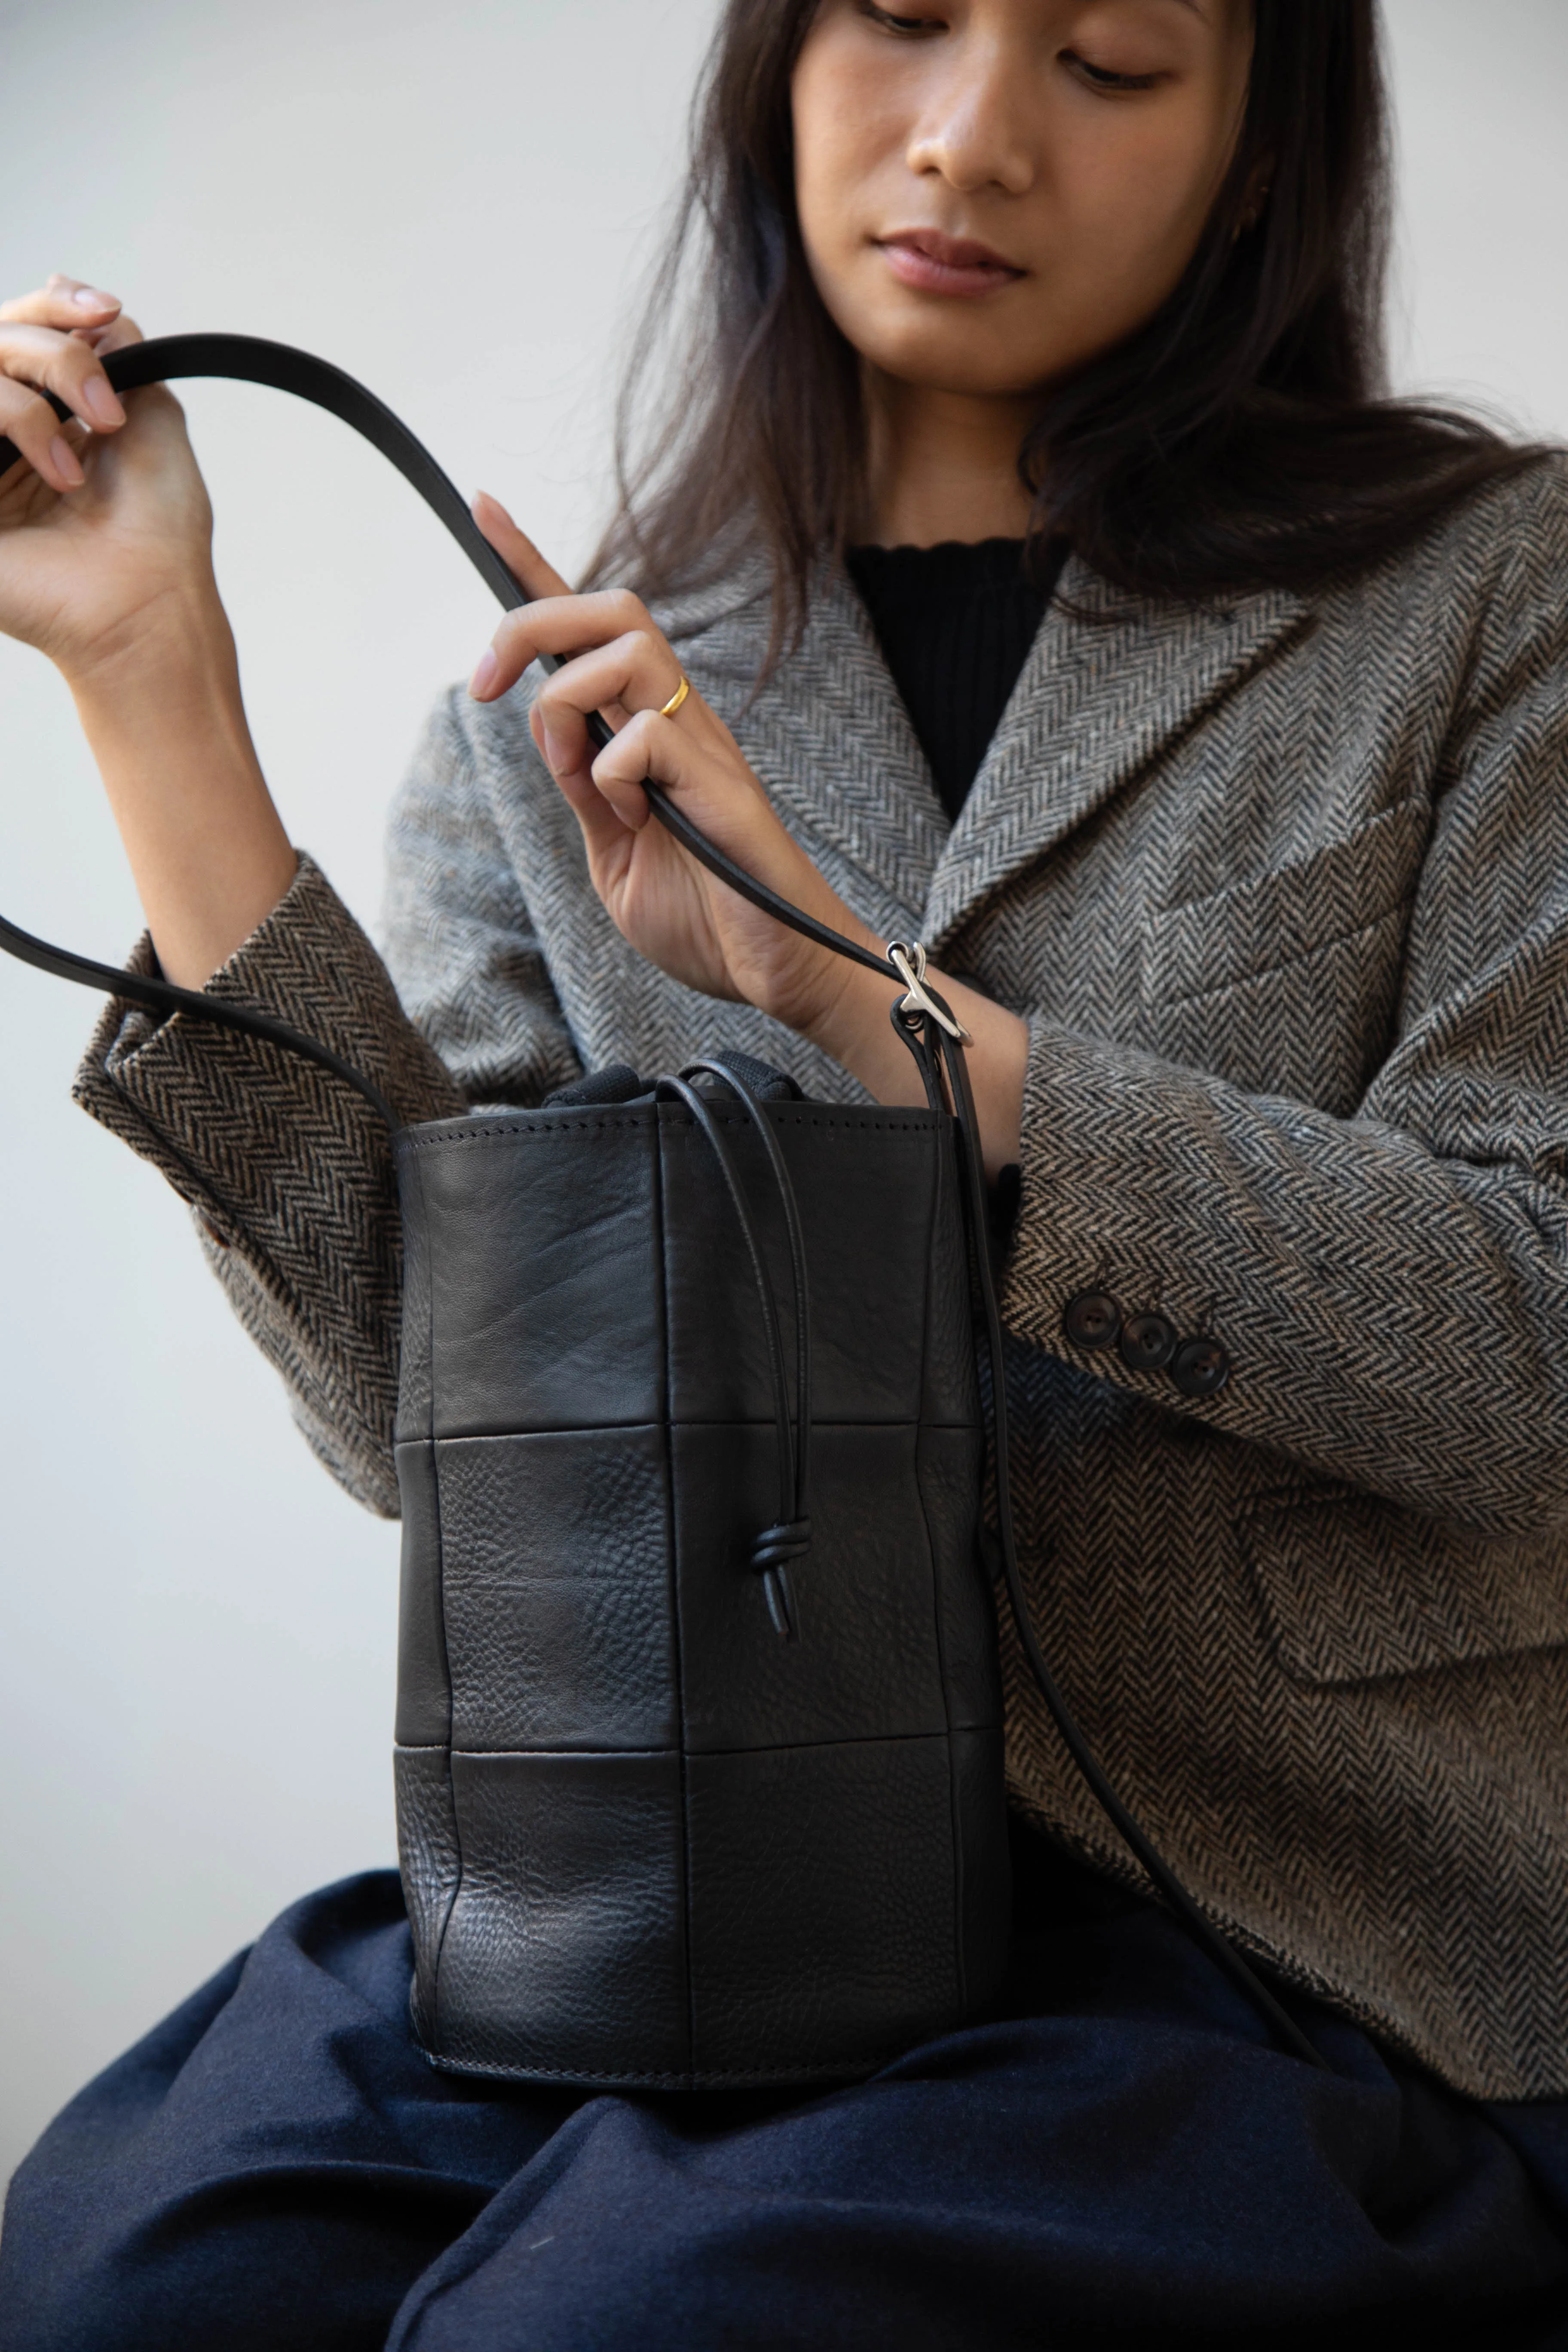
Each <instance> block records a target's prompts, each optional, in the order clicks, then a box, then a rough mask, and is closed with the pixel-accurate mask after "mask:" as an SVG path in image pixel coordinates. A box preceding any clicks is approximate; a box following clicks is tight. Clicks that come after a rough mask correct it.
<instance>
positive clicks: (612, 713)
mask: <svg viewBox="0 0 1568 2352" xmlns="http://www.w3.org/2000/svg"><path fill="white" fill-rule="evenodd" d="M474 514H475V518H476V520H478V522H479V528H480V530H482V531H483V532H484V534H485V537H486V538H487V539H488V540H489V542H490V544H491V546H492V547H494V548H495V549H496V551H498V553H499V554H500V555H501V556H502V557H503V558H504V560H505V562H507V563H509V564H510V567H511V569H512V571H513V572H515V573H516V575H517V577H518V579H519V580H520V581H521V583H522V585H523V587H524V588H525V589H526V590H527V591H528V593H529V594H530V595H531V596H532V597H534V598H536V599H537V600H538V601H537V602H535V603H533V604H527V605H524V607H523V608H522V610H521V612H517V613H509V614H508V615H507V617H506V619H505V620H504V621H503V622H502V623H501V625H500V628H499V629H498V630H497V631H496V634H495V636H494V638H493V639H492V641H491V646H490V651H489V653H488V654H486V655H485V656H483V658H482V659H481V660H480V662H479V667H478V668H477V669H476V670H475V672H474V675H473V678H472V680H471V682H470V685H469V689H468V690H469V692H470V693H471V694H472V695H473V696H474V698H475V699H476V700H477V701H479V702H494V701H495V700H496V699H497V698H498V697H499V696H500V695H503V694H505V693H506V691H507V689H508V688H510V687H512V686H515V685H516V683H517V681H518V679H519V678H520V677H521V676H522V673H523V671H524V670H525V669H526V668H527V667H528V666H529V664H530V663H531V661H533V660H534V659H535V657H536V656H538V655H540V654H557V655H560V656H562V657H563V662H564V667H563V668H561V669H559V670H557V671H556V672H555V673H554V675H553V676H552V677H548V678H547V679H546V680H545V682H544V684H543V686H542V687H541V688H540V690H539V694H538V697H537V698H536V700H535V702H534V706H533V712H532V726H533V740H534V741H535V742H536V743H537V744H538V746H539V749H540V751H541V752H542V754H543V756H544V759H545V761H546V762H547V763H548V765H549V768H550V772H551V774H552V776H553V777H554V779H555V781H556V782H557V784H559V786H560V787H561V790H562V792H563V793H564V795H565V797H566V799H567V800H568V801H569V802H570V803H571V804H572V807H573V810H574V813H575V814H576V818H577V822H578V824H580V825H581V826H582V828H583V840H584V845H585V846H586V849H587V853H588V872H589V874H590V876H591V877H592V879H593V884H594V887H595V890H596V891H597V892H598V894H599V897H600V898H601V899H602V900H603V901H604V904H605V907H606V908H607V909H608V910H609V913H610V915H611V917H612V918H613V919H614V921H615V924H616V929H618V930H619V931H620V932H621V934H622V936H623V937H624V938H626V939H627V940H630V941H631V944H632V945H633V947H635V948H636V949H637V951H638V953H639V954H641V955H644V956H646V957H647V960H648V961H649V962H650V963H656V964H658V967H659V969H660V970H661V971H667V972H668V973H669V975H670V977H671V979H673V980H679V981H683V982H685V984H686V985H687V987H688V988H697V989H700V990H701V991H702V992H703V994H704V995H706V996H722V997H731V998H733V999H735V1000H737V1001H739V1002H740V1003H745V1004H754V1005H756V1006H757V1007H758V1009H759V1010H760V1011H761V1012H763V1013H771V1014H772V1016H773V1019H774V1020H775V1021H782V1022H784V1024H786V1025H787V1026H788V1027H789V1028H791V1029H795V1030H798V1031H799V1033H800V1034H801V1035H802V1036H804V1037H808V1038H809V1039H810V1040H811V1042H812V1043H813V1044H814V1045H819V1046H820V1047H821V1048H822V1050H823V1051H824V1052H825V1053H826V1054H830V1055H832V1056H833V1058H834V1060H835V1061H837V1062H840V1063H842V1064H843V1066H844V1067H845V1068H846V1069H847V1070H850V1071H853V1073H854V1075H855V1076H857V1077H858V1079H859V1080H860V1082H861V1083H862V1085H863V1086H864V1087H866V1088H867V1089H868V1092H869V1093H870V1094H871V1095H873V1096H874V1097H876V1099H877V1100H878V1101H879V1102H885V1103H897V1102H922V1101H923V1100H924V1098H925V1097H924V1092H923V1089H922V1087H921V1084H920V1081H919V1078H918V1076H917V1074H916V1072H915V1068H914V1065H913V1063H912V1062H911V1061H910V1056H909V1055H908V1054H907V1053H906V1052H905V1050H904V1048H903V1046H902V1045H900V1043H899V1041H898V1039H897V1038H896V1037H895V1035H894V1034H893V1027H892V1024H891V1022H890V1021H889V1018H888V1014H889V1011H890V1009H891V1007H892V1003H893V990H894V988H895V986H896V983H895V982H890V981H888V980H883V979H880V978H879V976H878V974H877V973H876V972H874V971H867V970H865V969H864V968H863V967H862V966H860V965H858V964H854V963H850V962H848V961H847V960H846V959H845V958H844V957H843V956H837V955H834V954H832V953H831V952H830V951H829V950H827V949H826V948H819V947H816V946H814V945H813V944H812V942H811V941H810V940H803V939H802V938H801V937H800V935H799V933H798V932H796V931H792V930H788V929H785V927H784V924H782V923H778V922H775V921H774V920H773V917H772V916H771V915H764V914H763V913H762V912H761V911H760V909H759V908H755V907H752V905H750V904H749V902H748V901H747V900H746V899H744V898H740V897H738V896H737V895H736V893H735V892H734V891H733V890H731V889H730V888H729V887H727V886H726V885H725V884H724V883H722V882H721V881H720V880H719V879H718V877H717V876H715V875H711V874H710V873H709V872H708V870H707V868H706V867H705V866H699V865H698V863H697V861H696V859H695V858H693V857H690V856H688V855H687V853H686V851H685V850H684V849H682V848H681V846H680V845H679V842H677V841H675V840H674V839H673V838H672V837H671V835H669V834H668V833H667V832H666V831H665V829H664V827H663V826H662V825H661V824H658V822H657V821H656V820H655V819H654V816H653V812H652V810H651V808H650V807H649V804H648V798H647V793H646V792H645V791H644V789H643V787H644V784H645V783H646V782H648V781H649V780H651V781H652V782H655V783H659V784H663V785H665V786H667V787H668V790H669V792H670V793H671V794H672V795H673V796H674V797H675V798H677V799H678V800H679V803H680V806H681V808H682V809H683V810H684V812H685V814H687V815H688V816H689V817H690V819H691V821H692V823H693V824H698V825H700V827H701V828H702V831H703V832H704V833H705V834H706V835H708V838H709V840H710V841H711V842H713V843H714V844H715V845H717V846H718V847H719V848H720V849H722V850H723V851H725V852H726V854H727V855H728V856H731V857H732V858H733V859H734V860H735V863H736V864H737V865H738V866H744V867H745V869H746V871H747V873H748V874H751V875H752V876H754V877H755V878H756V879H757V880H758V881H759V882H763V883H766V885H767V886H768V887H769V888H770V889H772V890H776V891H777V892H778V894H779V896H780V897H781V898H788V899H790V900H791V901H792V902H793V903H794V904H795V906H797V907H802V908H805V911H806V913H807V914H811V915H815V916H816V918H817V919H818V920H819V921H820V922H824V923H826V924H827V925H828V926H829V927H830V929H833V930H836V931H842V932H844V933H845V934H846V935H847V937H848V938H849V939H852V940H856V941H857V942H858V944H860V945H861V946H864V947H868V948H869V949H871V950H872V951H873V952H874V953H876V954H877V955H881V954H882V952H883V947H882V942H881V941H880V940H879V939H877V938H876V937H875V935H874V934H873V933H872V932H871V931H870V930H868V929H867V927H866V925H865V924H864V923H862V922H861V921H860V920H859V919H858V917H856V916H855V915H854V914H853V913H852V912H851V911H850V909H849V908H847V906H846V905H845V904H844V901H843V900H842V898H839V897H838V895H837V891H835V890H832V889H830V888H829V887H828V885H827V884H826V882H825V881H824V880H823V878H822V877H821V875H820V874H819V873H818V872H817V870H816V866H813V864H812V863H811V860H810V859H809V858H808V857H807V856H806V855H805V851H804V850H803V849H801V848H799V847H798V846H797V845H796V844H795V842H794V841H792V840H791V838H790V836H789V835H788V834H787V833H786V832H785V831H784V826H783V825H782V824H780V823H779V820H778V818H777V817H776V816H775V814H773V807H772V804H771V803H770V802H769V800H768V796H767V794H766V793H765V792H764V791H763V787H762V785H761V783H760V782H759V781H758V779H757V777H756V776H755V775H754V774H753V773H752V770H751V768H750V767H749V766H748V765H747V763H746V760H745V758H744V756H743V754H742V751H741V747H740V745H739V744H738V743H737V742H736V740H735V739H734V737H733V736H732V735H731V732H730V730H729V729H728V728H727V727H726V726H725V725H724V723H723V721H722V720H721V719H719V718H718V717H717V716H716V715H715V713H714V712H713V711H711V710H710V709H709V708H708V705H707V704H706V703H705V702H704V701H703V699H702V698H701V696H700V694H699V693H698V692H697V690H696V688H692V689H691V691H690V693H689V694H688V696H687V697H686V699H685V700H684V702H683V703H682V704H681V706H680V709H679V711H676V712H674V713H672V714H671V716H669V717H668V718H666V717H664V716H663V715H662V714H663V710H664V706H665V705H666V703H668V701H670V699H671V698H673V696H674V695H675V694H676V693H677V691H678V690H679V686H680V681H681V677H682V675H683V672H682V670H681V666H680V663H679V660H678V658H677V656H676V655H675V653H674V650H673V649H672V647H671V646H670V645H669V642H668V639H667V638H666V637H665V636H664V635H663V634H662V633H661V631H660V630H659V629H658V627H657V626H656V625H655V624H654V622H653V620H652V619H651V617H650V616H649V614H648V612H647V607H646V606H645V605H643V604H639V603H638V602H637V598H636V597H635V596H629V595H625V594H621V593H607V594H602V595H588V596H574V595H573V593H571V591H570V589H569V588H568V587H567V585H566V583H565V582H564V581H563V579H562V578H561V576H560V574H559V573H558V572H552V570H551V568H550V566H549V564H548V563H546V562H545V561H544V559H543V557H542V555H541V554H540V552H539V551H538V549H537V548H536V547H535V546H534V545H533V544H532V542H531V541H529V540H527V539H525V538H524V537H523V535H522V533H521V531H520V530H518V528H517V525H516V524H515V523H514V522H513V521H512V520H511V518H510V515H509V514H508V513H507V512H506V510H505V509H504V508H503V507H500V506H498V505H497V504H496V502H495V500H494V499H488V498H481V499H478V500H477V501H476V503H475V507H474ZM593 710H598V711H602V712H603V714H604V716H605V719H607V720H608V721H609V723H610V725H611V726H612V727H613V728H615V729H616V739H615V740H614V742H613V743H609V744H607V745H606V746H605V749H604V750H603V751H600V752H599V753H598V754H597V756H596V757H595V750H594V744H593V740H592V739H591V737H590V736H589V733H588V729H587V723H586V722H587V715H588V713H589V712H590V711H593ZM931 977H932V979H933V981H935V982H936V983H937V984H938V986H940V988H941V989H942V993H943V994H944V996H946V998H947V999H948V1002H949V1003H951V1005H952V1009H953V1011H954V1013H956V1014H957V1015H958V1017H959V1019H960V1020H961V1021H962V1022H963V1024H965V1027H966V1028H967V1029H968V1030H969V1031H970V1033H971V1036H972V1045H971V1049H970V1054H969V1067H970V1075H971V1078H972V1080H973V1086H974V1093H975V1101H976V1108H977V1110H978V1113H979V1118H980V1127H981V1136H982V1142H983V1146H984V1156H985V1164H986V1166H987V1168H988V1169H989V1171H991V1173H992V1174H993V1175H994V1174H995V1172H996V1171H997V1170H998V1169H999V1168H1001V1167H1004V1166H1005V1165H1006V1163H1007V1162H1008V1161H1009V1160H1016V1159H1017V1157H1018V1151H1019V1120H1020V1117H1021V1113H1022V1106H1023V1093H1024V1066H1025V1061H1026V1055H1027V1052H1028V1031H1027V1029H1026V1026H1025V1024H1024V1023H1023V1022H1022V1021H1021V1020H1020V1019H1019V1018H1018V1016H1017V1014H1016V1013H1009V1012H1007V1011H1006V1010H1005V1008H1004V1007H1003V1006H1001V1005H999V1004H994V1003H992V1002H991V1000H990V999H989V998H988V997H984V996H982V995H981V994H979V992H977V991H976V990H974V989H973V988H969V987H966V986H965V985H964V983H963V982H961V981H953V980H950V979H945V978H943V977H942V974H941V973H939V972H935V971H933V972H932V974H931Z"/></svg>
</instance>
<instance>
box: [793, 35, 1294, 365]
mask: <svg viewBox="0 0 1568 2352" xmlns="http://www.w3.org/2000/svg"><path fill="white" fill-rule="evenodd" d="M1251 47H1252V12H1251V6H1250V5H1249V0H900V6H899V8H898V9H897V11H896V12H895V11H894V10H891V9H886V8H881V7H874V6H872V5H869V0H822V6H821V8H820V10H819V11H818V14H817V16H816V21H815V22H814V24H813V26H812V28H811V30H810V32H809V33H808V34H807V36H806V39H805V47H804V48H803V49H802V51H801V55H800V59H799V62H798V64H797V66H796V68H795V81H794V91H793V96H794V112H795V159H796V160H795V184H796V194H797V202H798V205H799V213H800V224H801V231H802V235H803V236H804V238H805V250H806V254H807V257H808V258H809V261H810V264H811V268H812V274H813V276H814V277H815V278H816V284H817V287H818V289H820V291H821V294H822V297H823V299H824V301H825V302H826V305H827V308H828V310H830V311H831V312H832V314H833V317H834V318H835V320H837V323H838V325H839V327H840V328H841V329H842V331H843V332H844V333H845V334H846V335H847V337H848V339H849V341H850V342H851V343H853V344H854V346H855V348H856V349H857V350H858V352H861V353H862V354H863V355H864V356H865V357H866V358H867V359H868V360H869V361H870V362H872V363H873V364H874V365H875V366H877V367H879V368H881V369H884V370H885V371H886V372H887V373H889V375H891V376H894V377H896V378H898V379H900V381H902V382H904V383H911V384H920V385H924V386H928V387H930V388H931V389H932V390H941V391H943V392H948V393H967V394H990V395H993V396H994V395H997V394H1004V395H1009V396H1015V397H1016V396H1017V395H1019V394H1028V393H1033V392H1037V391H1038V390H1040V389H1041V388H1042V387H1044V386H1045V385H1047V384H1048V383H1051V382H1052V381H1053V380H1054V379H1055V378H1057V377H1059V376H1061V375H1064V374H1066V373H1068V372H1070V371H1071V370H1073V369H1075V368H1078V367H1079V366H1081V365H1083V364H1084V362H1087V361H1089V360H1090V359H1093V358H1094V357H1095V356H1096V354H1097V353H1099V352H1103V351H1106V350H1108V349H1109V348H1110V346H1111V345H1112V344H1114V343H1117V342H1119V341H1121V339H1122V338H1123V337H1124V336H1126V335H1128V334H1130V333H1131V331H1133V330H1134V329H1135V328H1136V327H1138V326H1140V325H1142V322H1143V321H1144V320H1146V319H1148V318H1149V317H1151V316H1152V313H1153V312H1154V311H1155V310H1158V308H1159V307H1160V305H1161V303H1162V302H1163V301H1164V299H1166V297H1167V296H1168V295H1169V294H1170V293H1171V292H1172V290H1173V288H1174V287H1175V286H1176V284H1177V283H1178V281H1179V280H1180V278H1181V277H1182V274H1183V272H1184V269H1185V268H1186V267H1187V264H1188V262H1189V261H1190V260H1191V259H1192V257H1193V255H1194V251H1195V250H1196V247H1197V244H1198V240H1199V238H1200V236H1201V235H1202V233H1203V228H1204V224H1205V220H1206V218H1207V216H1208V214H1209V211H1210V208H1211V206H1212V205H1213V202H1214V199H1215V195H1216V194H1217V193H1218V190H1219V186H1220V184H1221V182H1222V180H1223V178H1224V176H1225V173H1226V168H1227V166H1228V164H1229V162H1230V158H1231V155H1232V152H1233V151H1234V147H1235V142H1236V137H1237V131H1238V129H1239V127H1240V122H1241V116H1242V112H1243V109H1244V107H1245V103H1246V98H1247V72H1248V68H1249V64H1250V59H1251Z"/></svg>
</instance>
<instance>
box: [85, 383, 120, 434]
mask: <svg viewBox="0 0 1568 2352" xmlns="http://www.w3.org/2000/svg"><path fill="white" fill-rule="evenodd" d="M81 404H82V406H83V407H84V408H85V409H86V411H87V413H88V415H89V416H90V417H91V419H92V421H93V423H94V424H95V425H123V424H124V422H125V411H124V410H123V408H121V405H120V403H119V402H118V400H116V398H115V397H114V393H113V390H112V387H111V386H110V383H109V382H108V380H107V378H106V377H104V376H101V375H93V376H89V378H88V380H87V382H86V383H85V384H84V385H83V386H82V394H81Z"/></svg>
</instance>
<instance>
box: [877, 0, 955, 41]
mask: <svg viewBox="0 0 1568 2352" xmlns="http://www.w3.org/2000/svg"><path fill="white" fill-rule="evenodd" d="M863 5H864V6H865V13H866V15H867V16H869V17H870V19H871V22H872V23H873V24H874V25H880V26H883V27H884V28H885V30H887V31H888V32H889V33H902V34H903V35H904V36H905V37H906V38H907V37H910V35H911V34H919V33H942V32H945V31H946V29H947V26H946V23H945V21H944V19H943V18H942V17H941V16H894V14H893V12H892V10H891V9H890V8H878V7H875V6H873V5H871V0H863Z"/></svg>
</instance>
